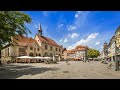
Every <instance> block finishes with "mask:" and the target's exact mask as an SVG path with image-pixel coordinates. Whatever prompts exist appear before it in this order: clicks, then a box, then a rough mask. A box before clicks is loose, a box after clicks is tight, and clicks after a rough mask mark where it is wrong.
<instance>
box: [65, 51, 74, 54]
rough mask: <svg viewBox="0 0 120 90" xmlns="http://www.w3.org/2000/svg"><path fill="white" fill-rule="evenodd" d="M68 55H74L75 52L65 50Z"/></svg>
mask: <svg viewBox="0 0 120 90" xmlns="http://www.w3.org/2000/svg"><path fill="white" fill-rule="evenodd" d="M66 52H67V53H68V54H75V51H73V50H67V51H66Z"/></svg>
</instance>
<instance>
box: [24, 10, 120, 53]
mask: <svg viewBox="0 0 120 90" xmlns="http://www.w3.org/2000/svg"><path fill="white" fill-rule="evenodd" d="M23 12H24V13H26V14H28V15H30V17H31V18H32V23H31V24H27V26H28V28H29V29H30V30H31V31H32V34H31V35H30V34H29V37H32V38H34V36H35V34H36V33H37V32H38V28H37V27H38V24H39V23H40V24H41V25H42V30H43V35H44V36H46V37H49V38H52V39H53V40H55V41H56V42H57V43H58V44H60V45H63V46H64V47H66V48H67V49H73V48H75V47H76V46H77V45H87V46H88V47H91V48H94V49H97V50H100V51H101V50H102V46H103V43H104V42H105V41H106V42H107V43H109V40H110V39H111V37H112V36H113V35H114V33H115V31H116V29H117V28H118V26H119V25H120V11H23Z"/></svg>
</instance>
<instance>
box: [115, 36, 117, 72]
mask: <svg viewBox="0 0 120 90" xmlns="http://www.w3.org/2000/svg"><path fill="white" fill-rule="evenodd" d="M115 71H118V60H117V47H116V38H115Z"/></svg>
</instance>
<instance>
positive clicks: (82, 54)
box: [74, 45, 88, 60]
mask: <svg viewBox="0 0 120 90" xmlns="http://www.w3.org/2000/svg"><path fill="white" fill-rule="evenodd" d="M74 50H75V59H79V60H85V59H87V50H88V47H87V46H82V45H79V46H77V47H76V48H75V49H74Z"/></svg>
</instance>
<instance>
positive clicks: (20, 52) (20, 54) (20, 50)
mask: <svg viewBox="0 0 120 90" xmlns="http://www.w3.org/2000/svg"><path fill="white" fill-rule="evenodd" d="M25 50H26V49H25V48H19V56H24V55H25V53H26V51H25Z"/></svg>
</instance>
